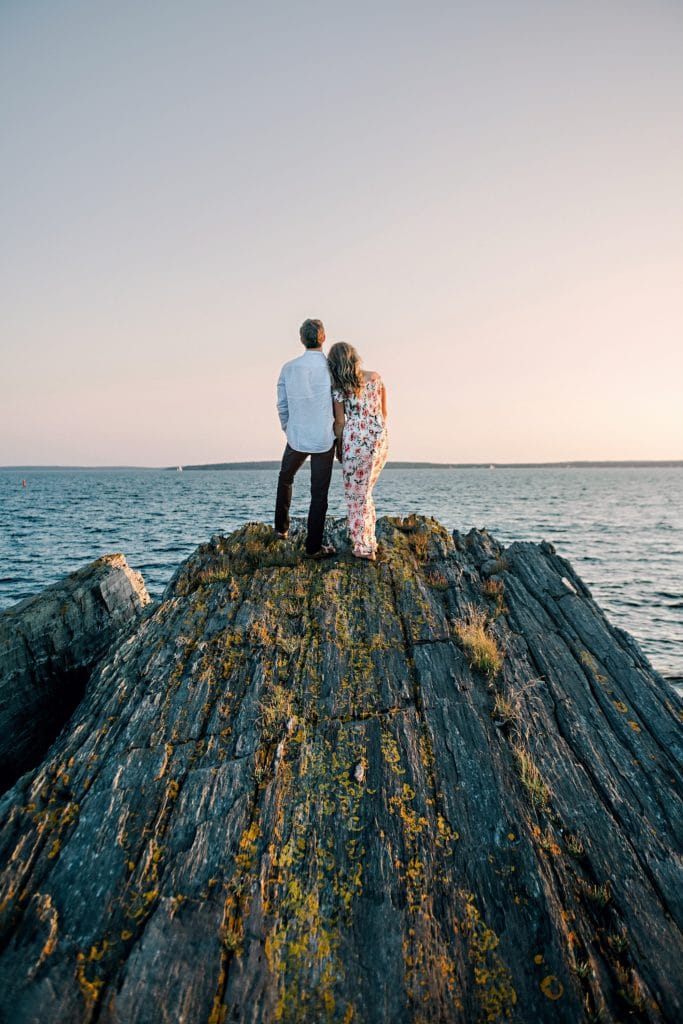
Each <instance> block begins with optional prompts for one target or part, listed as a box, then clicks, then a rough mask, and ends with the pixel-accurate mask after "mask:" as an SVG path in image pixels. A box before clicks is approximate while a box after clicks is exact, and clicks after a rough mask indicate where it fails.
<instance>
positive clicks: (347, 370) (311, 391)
mask: <svg viewBox="0 0 683 1024" xmlns="http://www.w3.org/2000/svg"><path fill="white" fill-rule="evenodd" d="M299 337H300V338H301V343H302V345H303V346H304V348H305V349H306V351H305V352H304V354H303V355H302V356H299V358H298V359H292V360H291V361H290V362H289V363H285V365H284V366H283V367H282V372H281V373H280V377H279V380H278V382H277V411H278V415H279V417H280V424H281V426H282V429H283V430H284V431H285V433H286V435H287V446H286V448H285V453H284V455H283V456H282V466H281V468H280V476H279V477H278V483H277V498H276V502H275V531H276V533H277V535H278V537H280V538H281V539H283V540H284V539H285V538H286V536H287V531H288V529H289V506H290V503H291V500H292V484H293V482H294V476H295V474H296V472H297V470H298V469H300V468H301V466H303V464H304V462H305V461H306V459H307V458H308V456H309V455H310V456H311V505H310V508H309V511H308V533H307V536H306V555H307V556H308V557H309V558H329V557H330V556H331V555H335V554H336V551H335V549H334V548H333V547H331V546H330V545H326V544H323V530H324V527H325V513H326V512H327V492H328V490H329V487H330V479H331V477H332V465H333V463H334V455H335V449H336V451H337V457H338V458H339V459H340V461H341V464H342V476H343V479H344V495H345V497H346V506H347V508H348V524H349V534H350V536H351V543H352V546H353V554H354V555H355V556H356V558H365V559H368V560H369V561H371V562H374V561H375V557H376V551H377V541H376V539H375V505H374V502H373V500H372V488H373V487H374V485H375V482H376V480H377V477H378V476H379V474H380V473H381V471H382V468H383V466H384V463H385V462H386V461H387V451H388V447H387V428H386V415H387V399H386V390H385V387H384V384H383V383H382V379H381V377H380V376H379V374H378V373H372V372H370V371H369V370H362V369H361V364H360V359H359V357H358V353H357V352H356V350H355V348H353V347H352V346H351V345H346V344H344V343H343V342H340V343H339V344H337V345H333V346H332V348H331V349H330V351H329V355H328V357H327V359H326V358H325V356H324V354H323V344H324V342H325V329H324V327H323V325H322V322H321V321H320V320H304V322H303V323H302V325H301V328H300V329H299Z"/></svg>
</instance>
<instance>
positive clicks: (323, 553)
mask: <svg viewBox="0 0 683 1024" xmlns="http://www.w3.org/2000/svg"><path fill="white" fill-rule="evenodd" d="M336 554H337V549H336V548H333V547H332V545H331V544H323V546H322V547H321V548H318V550H317V551H313V552H310V553H309V552H308V551H306V552H305V553H304V557H305V558H312V559H314V560H315V561H317V562H319V561H320V560H321V559H323V558H332V556H333V555H336Z"/></svg>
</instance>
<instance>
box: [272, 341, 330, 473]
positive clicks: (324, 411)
mask: <svg viewBox="0 0 683 1024" xmlns="http://www.w3.org/2000/svg"><path fill="white" fill-rule="evenodd" d="M277 413H278V416H279V417H280V425H281V426H282V429H283V430H284V431H285V433H286V435H287V441H288V442H289V446H290V448H293V449H294V450H295V451H297V452H311V453H313V452H327V451H329V450H330V448H331V447H332V445H333V443H334V429H333V421H334V413H333V410H332V382H331V379H330V371H329V368H328V365H327V359H326V357H325V355H324V354H323V353H322V352H319V351H313V350H311V349H307V350H306V351H305V352H304V354H303V355H302V356H299V358H298V359H292V360H290V362H288V363H285V365H284V366H283V367H282V370H281V372H280V376H279V378H278V382H277Z"/></svg>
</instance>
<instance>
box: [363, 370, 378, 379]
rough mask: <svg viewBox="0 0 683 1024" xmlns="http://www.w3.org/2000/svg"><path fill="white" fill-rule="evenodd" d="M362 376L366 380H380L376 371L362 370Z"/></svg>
mask: <svg viewBox="0 0 683 1024" xmlns="http://www.w3.org/2000/svg"><path fill="white" fill-rule="evenodd" d="M363 376H364V377H365V379H366V380H381V377H380V375H379V374H378V373H377V371H376V370H363Z"/></svg>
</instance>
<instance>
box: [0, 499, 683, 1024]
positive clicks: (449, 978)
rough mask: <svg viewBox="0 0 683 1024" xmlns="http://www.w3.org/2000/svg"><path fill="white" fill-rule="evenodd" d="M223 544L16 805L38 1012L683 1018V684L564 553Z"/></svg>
mask: <svg viewBox="0 0 683 1024" xmlns="http://www.w3.org/2000/svg"><path fill="white" fill-rule="evenodd" d="M337 533H338V536H337V544H338V547H339V550H340V554H339V556H338V557H337V558H335V559H332V560H330V561H328V562H322V563H316V562H310V561H305V560H304V559H303V558H302V557H301V548H300V546H299V545H298V543H297V536H296V532H294V533H293V535H292V538H291V540H290V541H289V542H287V543H285V544H278V543H277V542H275V541H274V540H273V537H272V533H271V531H270V530H269V529H268V528H267V527H265V526H262V525H258V524H250V525H248V526H246V527H244V528H242V529H241V530H238V531H237V532H236V533H234V534H232V535H231V536H229V537H215V538H213V539H212V541H211V542H210V543H209V544H207V545H204V546H203V547H201V548H200V549H199V550H198V551H197V552H196V553H195V554H194V555H193V556H192V557H191V558H190V559H189V560H188V561H187V562H186V563H185V564H184V565H183V566H182V567H181V568H180V570H179V571H178V573H177V574H176V576H175V578H174V580H173V581H172V583H171V584H170V585H169V587H168V589H167V591H166V593H165V595H164V599H163V600H162V601H161V602H160V603H159V604H158V605H157V606H156V607H155V608H154V609H153V610H152V612H151V613H148V614H146V615H145V616H144V617H143V618H142V619H141V621H140V623H139V624H138V626H137V628H136V629H135V630H134V631H133V632H132V633H131V634H130V635H129V637H128V639H126V641H125V642H124V643H122V644H116V645H114V646H113V647H112V648H111V649H110V651H109V652H108V653H107V654H106V655H105V656H104V657H103V658H102V659H101V660H100V662H99V663H98V665H97V667H96V668H95V670H94V673H93V675H92V676H91V678H90V681H89V683H88V687H87V690H86V693H85V696H84V698H83V700H82V702H81V703H80V705H79V706H78V708H77V710H76V712H75V714H74V715H73V717H72V718H71V720H70V721H69V723H68V724H67V726H66V727H65V728H64V730H63V731H62V733H61V735H60V736H59V738H58V739H57V741H56V742H55V743H54V744H53V746H52V748H51V749H50V751H49V754H48V757H47V759H46V760H45V762H44V763H43V764H42V766H41V767H40V768H39V769H38V770H36V771H34V772H33V773H30V774H28V775H25V776H24V777H23V778H22V779H21V780H20V782H19V783H18V784H17V785H16V786H15V787H14V789H12V790H11V791H10V792H9V793H8V794H7V795H6V796H5V797H4V798H3V800H2V801H0V863H2V864H4V865H5V867H4V870H3V873H2V877H1V887H0V1014H2V1013H4V1018H3V1019H6V1020H11V1021H13V1022H17V1024H22V1022H28V1021H38V1020H40V1021H41V1022H52V1021H54V1022H57V1021H59V1022H86V1021H98V1022H105V1021H106V1022H121V1024H123V1022H125V1024H132V1022H139V1024H154V1022H157V1021H164V1022H165V1021H168V1022H174V1024H175V1022H179V1021H185V1022H188V1024H195V1022H208V1024H219V1022H226V1024H227V1022H230V1021H233V1022H235V1021H240V1022H254V1024H255V1022H266V1021H273V1020H281V1021H306V1022H308V1021H315V1022H317V1021H339V1022H345V1024H349V1022H351V1021H354V1022H366V1021H367V1022H387V1024H388V1022H403V1021H405V1022H408V1021H411V1022H412V1021H444V1022H446V1021H447V1022H462V1024H471V1022H474V1021H518V1022H536V1021H551V1020H552V1021H557V1020H561V1021H571V1022H573V1021H598V1020H602V1021H626V1020H634V1021H672V1022H673V1021H675V1020H679V1019H681V1012H682V1002H683V1000H682V996H681V976H680V971H681V963H682V962H683V958H682V953H683V943H682V937H681V927H682V918H683V901H682V898H681V887H680V877H681V876H680V859H679V858H678V853H677V851H680V829H681V822H682V815H681V743H680V735H681V734H680V720H681V714H682V707H681V702H680V700H679V699H678V697H677V696H676V694H675V693H674V691H673V690H672V689H671V688H669V687H668V686H667V684H666V683H664V682H663V681H662V680H661V679H660V678H659V677H658V676H657V675H656V674H655V673H654V672H653V671H652V669H651V667H650V666H649V664H648V663H647V661H646V660H645V659H644V657H643V656H642V654H641V653H640V651H639V649H638V647H637V645H636V644H635V643H634V641H633V640H631V639H630V638H629V637H628V636H627V635H626V634H625V633H623V632H621V631H619V630H617V629H614V628H613V627H612V626H610V624H609V623H608V622H607V620H606V619H605V617H604V615H603V614H602V612H601V611H600V609H599V608H598V607H597V606H596V604H595V603H594V602H593V600H592V599H591V596H590V594H589V592H588V590H587V589H586V587H585V586H584V584H583V583H582V582H581V580H580V579H579V578H578V577H577V576H576V575H575V574H574V572H573V571H572V569H571V567H570V566H569V564H568V563H567V562H565V561H563V560H562V559H561V558H559V557H558V556H557V555H556V554H555V553H554V551H553V549H552V548H551V547H550V546H549V545H545V544H544V545H540V546H536V545H531V544H513V545H512V546H511V547H509V548H508V549H507V550H504V551H503V550H501V548H500V547H499V546H498V545H497V544H496V543H495V541H494V540H493V539H492V538H491V537H490V536H489V535H488V534H486V533H476V532H473V533H471V534H469V535H468V536H467V537H463V536H460V535H458V534H457V533H456V534H455V535H449V534H448V533H447V532H446V530H444V529H443V528H442V527H441V526H440V525H439V524H438V523H436V522H434V521H432V520H424V519H420V518H416V517H410V518H408V519H404V520H399V519H385V520H382V521H381V522H380V524H379V529H378V534H379V537H380V539H381V554H380V558H379V559H378V561H377V562H376V563H375V564H371V563H366V562H356V561H354V560H352V559H350V558H349V556H348V554H347V553H346V549H345V547H344V542H343V538H342V535H341V529H340V527H337Z"/></svg>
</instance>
